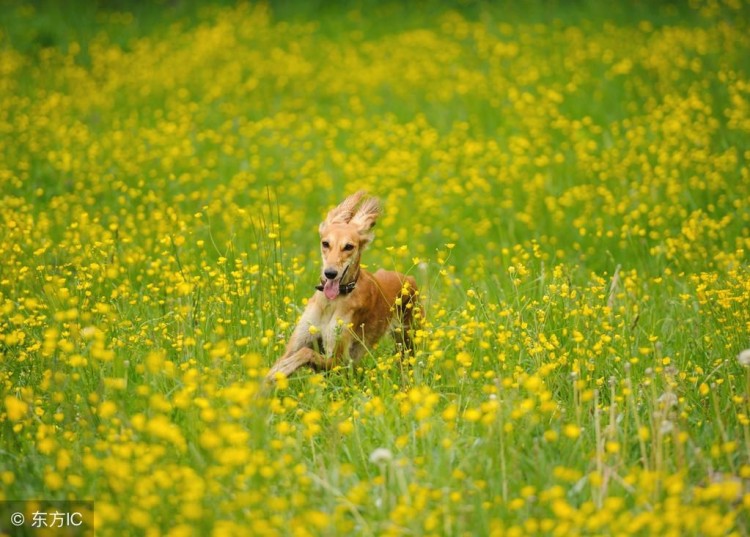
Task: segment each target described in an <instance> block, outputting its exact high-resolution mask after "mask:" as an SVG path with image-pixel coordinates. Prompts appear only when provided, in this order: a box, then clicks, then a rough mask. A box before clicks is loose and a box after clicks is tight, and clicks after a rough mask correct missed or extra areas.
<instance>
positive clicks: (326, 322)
mask: <svg viewBox="0 0 750 537" xmlns="http://www.w3.org/2000/svg"><path fill="white" fill-rule="evenodd" d="M363 197H364V192H362V191H360V192H357V193H356V194H353V195H351V196H349V197H348V198H346V199H345V200H344V201H343V202H342V203H341V204H340V205H339V206H338V207H336V208H334V209H332V210H331V211H330V212H329V213H328V216H327V217H326V219H325V220H324V221H323V222H322V223H321V224H320V228H319V231H320V239H321V255H322V259H323V266H322V270H321V282H322V285H321V286H319V290H318V292H316V293H315V294H314V295H313V296H312V298H311V299H310V301H309V302H308V303H307V307H306V308H305V311H304V313H303V314H302V317H301V318H300V321H299V323H298V324H297V326H296V327H295V329H294V332H293V333H292V336H291V338H290V340H289V343H288V344H287V348H286V352H284V354H283V356H281V358H279V359H278V360H277V361H276V363H275V364H274V365H273V366H272V367H271V369H270V371H269V372H268V375H267V377H266V378H267V380H269V381H273V380H275V379H276V378H277V376H278V375H284V376H289V375H290V374H291V373H293V372H294V371H295V370H297V369H298V368H300V367H302V366H305V365H310V366H313V367H315V368H320V369H331V368H332V367H335V366H337V365H341V364H342V363H345V361H346V360H352V361H357V360H358V359H359V358H361V357H362V355H363V354H364V353H365V351H366V350H367V349H370V348H371V347H372V346H373V345H374V344H375V343H377V341H378V340H379V339H380V338H381V337H382V336H383V335H384V334H385V333H386V332H387V331H388V330H389V329H391V330H392V331H393V333H394V336H395V337H396V341H397V343H398V344H400V345H401V346H402V349H403V351H404V352H406V351H408V350H411V338H410V331H411V329H412V326H413V323H414V317H415V310H418V311H420V313H421V309H420V307H419V306H418V305H417V303H416V296H417V294H418V292H417V286H416V282H415V281H414V278H412V277H411V276H406V275H404V274H401V273H398V272H392V271H384V270H378V271H377V272H375V273H374V274H371V273H370V272H368V271H366V270H365V269H363V268H361V267H360V258H361V255H362V251H363V250H364V248H365V247H366V246H367V244H369V243H370V242H371V241H372V238H373V233H372V228H373V226H374V225H375V221H376V220H377V217H378V215H379V214H380V204H379V203H378V200H377V199H376V198H366V199H364V200H363ZM352 282H356V283H354V284H353V283H352ZM347 285H353V289H352V290H351V291H349V292H347Z"/></svg>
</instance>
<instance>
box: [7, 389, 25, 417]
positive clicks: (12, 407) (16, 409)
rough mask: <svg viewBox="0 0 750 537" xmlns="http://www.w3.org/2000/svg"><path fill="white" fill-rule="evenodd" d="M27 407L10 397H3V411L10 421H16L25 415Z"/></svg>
mask: <svg viewBox="0 0 750 537" xmlns="http://www.w3.org/2000/svg"><path fill="white" fill-rule="evenodd" d="M28 409H29V405H27V404H26V403H25V402H23V401H21V400H20V399H18V398H16V397H13V396H12V395H6V396H5V411H6V412H7V413H8V419H10V421H18V420H20V419H21V418H23V417H24V416H25V415H26V412H27V411H28Z"/></svg>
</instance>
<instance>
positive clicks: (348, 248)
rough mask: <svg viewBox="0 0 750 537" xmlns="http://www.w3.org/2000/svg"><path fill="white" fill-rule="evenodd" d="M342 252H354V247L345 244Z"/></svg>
mask: <svg viewBox="0 0 750 537" xmlns="http://www.w3.org/2000/svg"><path fill="white" fill-rule="evenodd" d="M344 250H345V251H347V252H351V251H352V250H354V245H353V244H349V243H346V244H345V245H344Z"/></svg>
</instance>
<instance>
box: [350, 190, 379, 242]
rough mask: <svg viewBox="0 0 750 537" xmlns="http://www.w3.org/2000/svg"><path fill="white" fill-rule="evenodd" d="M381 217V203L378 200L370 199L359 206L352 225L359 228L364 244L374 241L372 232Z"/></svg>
mask: <svg viewBox="0 0 750 537" xmlns="http://www.w3.org/2000/svg"><path fill="white" fill-rule="evenodd" d="M378 216H380V202H379V201H378V198H368V199H366V200H365V201H364V202H363V203H362V205H360V206H359V209H357V212H356V213H355V214H354V216H353V217H352V220H351V223H352V224H354V225H355V226H357V231H359V237H360V240H362V242H363V243H364V244H367V243H368V242H370V241H372V239H373V237H374V233H373V232H372V231H371V230H372V228H373V227H374V226H375V221H376V220H377V219H378Z"/></svg>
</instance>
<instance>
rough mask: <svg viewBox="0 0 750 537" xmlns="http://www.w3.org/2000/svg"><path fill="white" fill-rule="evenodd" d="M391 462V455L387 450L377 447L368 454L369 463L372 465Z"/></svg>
mask: <svg viewBox="0 0 750 537" xmlns="http://www.w3.org/2000/svg"><path fill="white" fill-rule="evenodd" d="M392 460H393V453H391V450H390V449H388V448H382V447H379V448H377V449H374V450H373V451H372V453H370V462H371V463H373V464H384V463H386V462H391V461H392Z"/></svg>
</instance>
